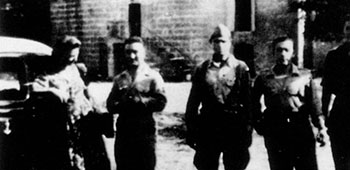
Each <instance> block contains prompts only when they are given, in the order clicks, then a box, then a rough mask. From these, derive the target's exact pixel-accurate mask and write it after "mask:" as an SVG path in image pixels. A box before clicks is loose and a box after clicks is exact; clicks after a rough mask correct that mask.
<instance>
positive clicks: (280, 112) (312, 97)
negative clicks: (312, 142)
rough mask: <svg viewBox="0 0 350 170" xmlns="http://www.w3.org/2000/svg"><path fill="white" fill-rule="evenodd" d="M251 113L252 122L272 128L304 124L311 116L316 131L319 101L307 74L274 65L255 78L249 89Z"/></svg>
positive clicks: (307, 72)
mask: <svg viewBox="0 0 350 170" xmlns="http://www.w3.org/2000/svg"><path fill="white" fill-rule="evenodd" d="M262 101H264V102H262ZM262 103H263V104H264V105H262ZM253 113H254V119H255V121H262V120H263V121H264V122H265V123H267V124H275V125H280V124H286V123H293V122H294V123H301V124H302V123H307V122H308V120H309V117H310V116H311V118H312V120H313V123H314V125H315V126H316V127H320V122H319V119H318V116H320V115H321V105H320V99H319V97H318V96H317V89H316V85H315V82H314V80H313V79H312V76H311V73H310V71H309V70H299V69H298V68H297V67H296V66H295V65H293V64H290V65H288V66H283V65H275V66H274V67H273V68H272V69H271V70H268V71H266V72H264V73H263V74H261V75H259V76H258V77H257V79H256V80H255V83H254V88H253ZM276 128H278V127H276Z"/></svg>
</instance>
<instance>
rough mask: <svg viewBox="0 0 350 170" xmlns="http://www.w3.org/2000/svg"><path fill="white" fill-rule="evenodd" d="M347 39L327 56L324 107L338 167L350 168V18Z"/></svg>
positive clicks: (342, 169) (323, 82)
mask: <svg viewBox="0 0 350 170" xmlns="http://www.w3.org/2000/svg"><path fill="white" fill-rule="evenodd" d="M344 33H345V36H346V38H345V42H344V43H343V44H342V45H340V46H339V47H338V48H336V49H334V50H331V51H330V52H329V53H328V54H327V57H326V59H325V64H324V74H323V79H322V83H321V85H322V87H323V88H322V89H323V90H322V111H323V114H324V115H325V117H326V126H327V128H328V134H329V137H330V141H331V148H332V153H333V160H334V164H335V169H336V170H348V169H350V145H349V143H350V126H349V122H350V103H349V101H350V68H349V65H350V41H349V40H350V39H349V37H350V22H349V21H347V22H346V24H345V27H344Z"/></svg>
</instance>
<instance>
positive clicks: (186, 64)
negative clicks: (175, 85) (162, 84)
mask: <svg viewBox="0 0 350 170" xmlns="http://www.w3.org/2000/svg"><path fill="white" fill-rule="evenodd" d="M193 68H194V65H193V63H192V62H191V61H189V60H186V59H185V58H184V57H176V58H171V59H169V61H168V62H165V63H164V64H162V65H161V66H160V70H159V72H160V74H161V75H162V77H163V78H164V80H165V81H167V82H181V81H189V80H191V74H192V71H193Z"/></svg>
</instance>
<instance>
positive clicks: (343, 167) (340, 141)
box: [328, 128, 350, 170]
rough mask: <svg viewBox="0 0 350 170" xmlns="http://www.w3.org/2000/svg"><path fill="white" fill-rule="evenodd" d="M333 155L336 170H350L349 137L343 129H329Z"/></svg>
mask: <svg viewBox="0 0 350 170" xmlns="http://www.w3.org/2000/svg"><path fill="white" fill-rule="evenodd" d="M328 133H329V137H330V141H331V148H332V155H333V160H334V165H335V169H336V170H349V169H350V146H349V142H350V139H348V135H346V132H345V131H344V130H342V129H332V128H329V131H328Z"/></svg>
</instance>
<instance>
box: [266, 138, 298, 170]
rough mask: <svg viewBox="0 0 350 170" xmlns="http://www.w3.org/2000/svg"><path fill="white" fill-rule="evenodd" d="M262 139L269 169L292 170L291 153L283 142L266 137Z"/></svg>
mask: <svg viewBox="0 0 350 170" xmlns="http://www.w3.org/2000/svg"><path fill="white" fill-rule="evenodd" d="M264 138H265V147H266V149H267V154H268V160H269V164H270V169H271V170H293V162H292V157H291V153H290V150H289V148H288V147H286V144H285V141H282V140H279V139H276V138H271V137H266V136H265V137H264Z"/></svg>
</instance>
